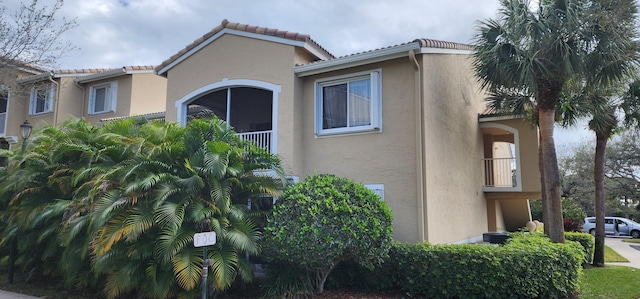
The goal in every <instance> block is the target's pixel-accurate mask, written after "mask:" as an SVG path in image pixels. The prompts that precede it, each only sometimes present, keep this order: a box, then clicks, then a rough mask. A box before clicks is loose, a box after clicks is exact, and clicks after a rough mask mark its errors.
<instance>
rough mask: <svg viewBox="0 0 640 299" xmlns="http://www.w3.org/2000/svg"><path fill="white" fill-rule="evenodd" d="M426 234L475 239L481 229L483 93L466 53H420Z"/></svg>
mask: <svg viewBox="0 0 640 299" xmlns="http://www.w3.org/2000/svg"><path fill="white" fill-rule="evenodd" d="M421 66H422V69H423V72H424V86H423V88H424V102H425V105H424V111H423V114H424V118H425V126H424V135H425V139H426V142H425V143H426V150H425V153H426V154H425V155H426V156H425V163H426V169H427V170H426V171H427V174H426V185H427V187H426V205H425V210H426V212H425V213H426V221H425V222H426V227H425V231H426V235H427V239H428V240H429V241H430V242H432V243H449V242H457V241H462V240H466V239H471V238H477V237H478V236H480V235H482V233H484V232H486V231H487V213H486V212H485V211H487V208H486V201H485V198H484V193H483V191H482V167H481V165H482V164H481V158H482V154H483V141H482V134H481V132H480V129H479V124H478V113H480V112H482V111H483V110H484V103H483V99H484V96H483V95H482V94H481V92H480V88H479V85H478V84H477V83H476V80H475V78H474V77H473V71H472V70H471V65H470V60H469V57H468V56H466V55H446V54H425V55H422V59H421Z"/></svg>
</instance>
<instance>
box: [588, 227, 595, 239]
mask: <svg viewBox="0 0 640 299" xmlns="http://www.w3.org/2000/svg"><path fill="white" fill-rule="evenodd" d="M589 233H590V234H591V235H592V236H594V237H595V236H596V230H595V229H593V228H592V229H590V230H589Z"/></svg>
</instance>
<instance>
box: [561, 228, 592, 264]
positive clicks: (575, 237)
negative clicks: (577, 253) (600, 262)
mask: <svg viewBox="0 0 640 299" xmlns="http://www.w3.org/2000/svg"><path fill="white" fill-rule="evenodd" d="M564 237H565V239H566V240H570V241H575V242H578V243H580V245H581V246H582V248H583V249H584V260H583V262H582V265H583V266H584V265H588V264H591V261H593V250H594V246H595V240H594V238H593V236H592V235H591V234H587V233H577V232H566V233H565V234H564Z"/></svg>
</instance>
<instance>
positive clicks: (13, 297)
mask: <svg viewBox="0 0 640 299" xmlns="http://www.w3.org/2000/svg"><path fill="white" fill-rule="evenodd" d="M37 298H40V297H33V296H29V295H25V294H18V293H12V292H7V291H3V290H0V299H37Z"/></svg>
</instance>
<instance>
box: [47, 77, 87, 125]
mask: <svg viewBox="0 0 640 299" xmlns="http://www.w3.org/2000/svg"><path fill="white" fill-rule="evenodd" d="M74 80H75V78H74V77H64V78H60V79H59V82H60V85H59V88H60V92H59V93H58V103H57V105H56V109H57V115H56V116H55V122H56V123H55V124H54V125H57V124H60V123H62V122H64V121H65V120H67V119H70V118H74V117H80V116H81V115H82V112H83V110H84V108H85V107H86V106H85V105H84V104H83V97H84V93H85V91H84V89H82V88H80V87H78V86H77V85H76V84H75V83H74Z"/></svg>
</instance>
